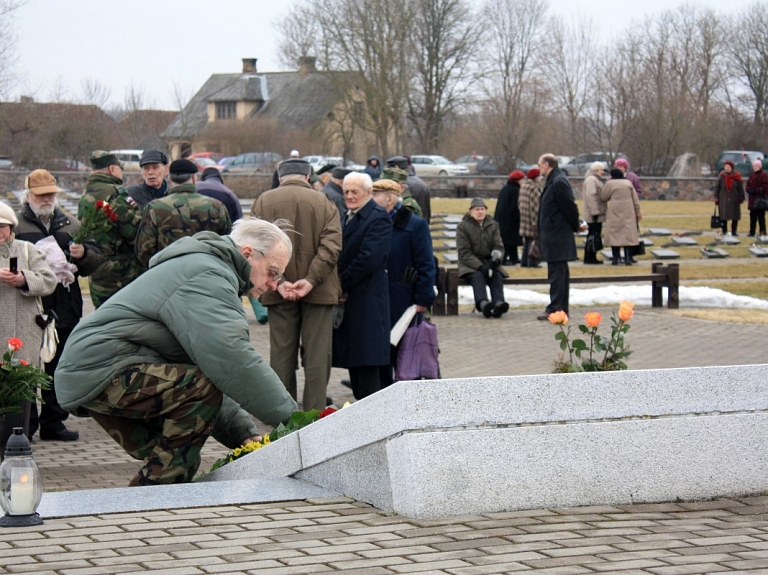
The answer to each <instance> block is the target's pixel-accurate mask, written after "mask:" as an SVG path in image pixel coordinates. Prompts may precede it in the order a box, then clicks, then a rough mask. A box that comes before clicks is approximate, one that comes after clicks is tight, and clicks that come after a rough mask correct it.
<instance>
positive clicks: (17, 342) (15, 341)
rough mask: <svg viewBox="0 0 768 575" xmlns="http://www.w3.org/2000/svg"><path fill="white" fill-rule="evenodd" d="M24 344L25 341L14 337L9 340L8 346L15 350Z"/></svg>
mask: <svg viewBox="0 0 768 575" xmlns="http://www.w3.org/2000/svg"><path fill="white" fill-rule="evenodd" d="M23 346H24V342H23V341H21V340H20V339H19V338H18V337H12V338H11V339H9V340H8V347H9V348H11V349H12V350H13V351H19V350H20V349H21V348H22V347H23Z"/></svg>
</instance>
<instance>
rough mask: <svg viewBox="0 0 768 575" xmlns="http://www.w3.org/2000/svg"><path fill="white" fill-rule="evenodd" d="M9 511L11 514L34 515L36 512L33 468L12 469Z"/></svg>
mask: <svg viewBox="0 0 768 575" xmlns="http://www.w3.org/2000/svg"><path fill="white" fill-rule="evenodd" d="M8 511H9V512H10V514H11V515H32V514H33V513H34V512H35V479H34V476H33V475H32V470H31V469H24V468H14V469H11V493H10V497H9V498H8Z"/></svg>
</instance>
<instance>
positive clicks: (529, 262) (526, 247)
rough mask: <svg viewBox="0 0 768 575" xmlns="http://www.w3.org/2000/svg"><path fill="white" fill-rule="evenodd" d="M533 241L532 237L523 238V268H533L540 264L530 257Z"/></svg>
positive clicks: (521, 262) (521, 259) (521, 261)
mask: <svg viewBox="0 0 768 575" xmlns="http://www.w3.org/2000/svg"><path fill="white" fill-rule="evenodd" d="M533 240H534V238H532V237H528V236H524V237H523V255H522V257H521V258H520V265H521V266H523V267H532V266H536V265H538V264H539V260H538V259H533V258H531V257H530V256H529V255H528V254H530V253H531V245H532V244H533Z"/></svg>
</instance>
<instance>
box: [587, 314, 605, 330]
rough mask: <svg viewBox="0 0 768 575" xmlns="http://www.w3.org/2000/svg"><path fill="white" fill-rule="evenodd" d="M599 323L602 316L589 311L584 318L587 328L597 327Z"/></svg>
mask: <svg viewBox="0 0 768 575" xmlns="http://www.w3.org/2000/svg"><path fill="white" fill-rule="evenodd" d="M601 321H603V316H602V315H601V314H600V313H598V312H596V311H591V312H589V313H588V314H587V315H585V316H584V322H585V323H586V324H587V327H597V326H599V325H600V322H601Z"/></svg>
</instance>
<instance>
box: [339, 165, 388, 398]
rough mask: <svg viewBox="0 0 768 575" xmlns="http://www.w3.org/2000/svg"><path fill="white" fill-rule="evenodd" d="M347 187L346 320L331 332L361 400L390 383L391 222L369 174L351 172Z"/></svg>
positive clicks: (342, 259)
mask: <svg viewBox="0 0 768 575" xmlns="http://www.w3.org/2000/svg"><path fill="white" fill-rule="evenodd" d="M343 189H344V201H345V202H346V204H347V210H348V211H347V214H346V218H345V221H343V222H342V228H343V229H342V248H341V254H340V255H339V279H340V280H341V291H342V296H341V299H342V301H343V302H344V319H343V320H342V322H341V325H340V326H339V327H338V328H336V329H334V330H333V366H334V367H344V368H347V369H349V379H350V383H351V384H352V392H353V394H354V396H355V399H362V398H363V397H366V396H368V395H371V394H373V393H376V392H377V391H379V390H380V389H381V388H382V387H383V386H384V387H385V386H386V385H388V384H389V383H390V382H389V380H388V379H387V374H388V373H389V369H390V368H389V321H390V320H389V289H388V286H387V258H388V257H389V246H390V244H391V243H392V221H391V219H390V217H389V215H388V214H387V212H385V211H384V210H383V209H382V208H381V207H380V206H379V205H377V204H376V202H374V201H372V199H371V193H372V191H373V182H372V181H371V178H370V177H369V176H368V175H367V174H360V173H357V172H354V173H352V174H349V175H348V176H347V177H345V178H344V184H343Z"/></svg>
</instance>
